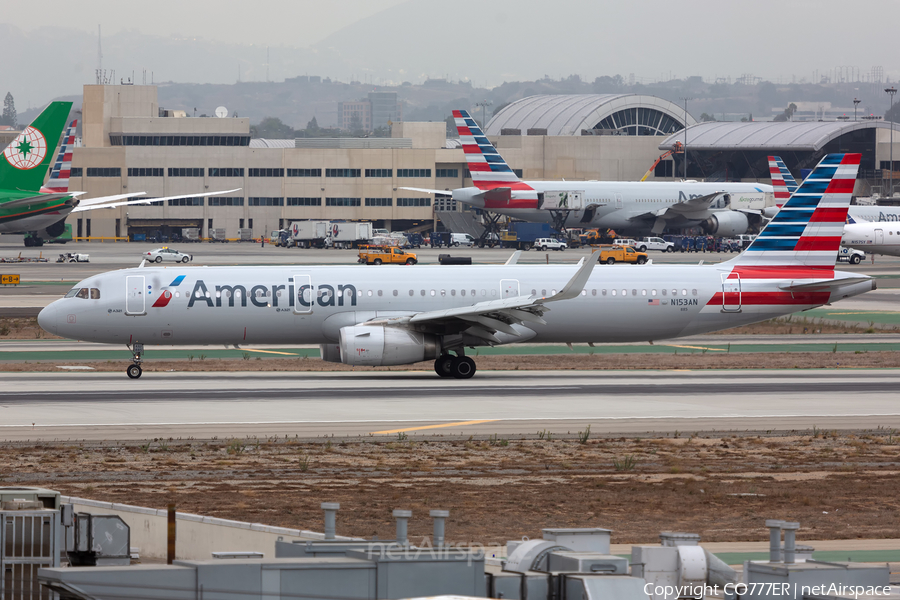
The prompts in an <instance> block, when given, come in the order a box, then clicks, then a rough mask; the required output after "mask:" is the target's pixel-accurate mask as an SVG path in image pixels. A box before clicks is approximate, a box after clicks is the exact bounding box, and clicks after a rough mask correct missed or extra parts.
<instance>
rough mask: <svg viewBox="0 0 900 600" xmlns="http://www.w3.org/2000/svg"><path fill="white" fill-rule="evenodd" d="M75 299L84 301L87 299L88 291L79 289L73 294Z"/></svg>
mask: <svg viewBox="0 0 900 600" xmlns="http://www.w3.org/2000/svg"><path fill="white" fill-rule="evenodd" d="M75 297H76V298H84V299H85V300H86V299H87V297H88V289H87V288H81V289H80V290H78V293H77V294H75Z"/></svg>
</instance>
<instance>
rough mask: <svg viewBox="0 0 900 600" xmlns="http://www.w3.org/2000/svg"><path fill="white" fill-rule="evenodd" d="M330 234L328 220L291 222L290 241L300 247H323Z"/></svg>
mask: <svg viewBox="0 0 900 600" xmlns="http://www.w3.org/2000/svg"><path fill="white" fill-rule="evenodd" d="M330 235H331V222H330V221H294V222H293V223H291V241H292V242H293V244H294V246H299V247H300V248H324V247H325V240H327V239H328V237H329V236H330Z"/></svg>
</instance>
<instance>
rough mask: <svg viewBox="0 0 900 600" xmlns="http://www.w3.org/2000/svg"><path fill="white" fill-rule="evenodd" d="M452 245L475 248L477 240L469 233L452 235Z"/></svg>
mask: <svg viewBox="0 0 900 600" xmlns="http://www.w3.org/2000/svg"><path fill="white" fill-rule="evenodd" d="M450 243H451V244H453V245H454V246H474V245H475V238H473V237H472V236H471V235H469V234H468V233H451V234H450Z"/></svg>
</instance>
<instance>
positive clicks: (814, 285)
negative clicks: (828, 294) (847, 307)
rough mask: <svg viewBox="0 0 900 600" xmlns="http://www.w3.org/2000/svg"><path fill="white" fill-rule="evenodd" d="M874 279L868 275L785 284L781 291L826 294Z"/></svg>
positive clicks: (780, 286)
mask: <svg viewBox="0 0 900 600" xmlns="http://www.w3.org/2000/svg"><path fill="white" fill-rule="evenodd" d="M871 280H872V278H871V277H868V276H866V275H861V276H859V277H844V278H841V279H825V280H823V281H812V282H807V283H796V284H795V283H794V282H793V281H792V282H791V283H785V284H782V285H779V286H778V287H779V289H782V290H785V291H787V292H824V291H826V290H834V289H837V288H839V287H842V286H845V285H852V284H855V283H863V282H864V281H871Z"/></svg>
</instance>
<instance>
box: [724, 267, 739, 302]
mask: <svg viewBox="0 0 900 600" xmlns="http://www.w3.org/2000/svg"><path fill="white" fill-rule="evenodd" d="M722 311H723V312H741V276H740V275H738V274H737V273H722Z"/></svg>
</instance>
